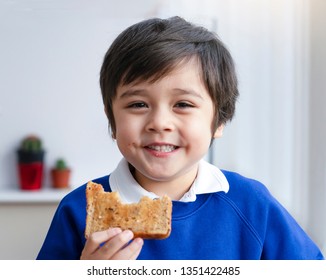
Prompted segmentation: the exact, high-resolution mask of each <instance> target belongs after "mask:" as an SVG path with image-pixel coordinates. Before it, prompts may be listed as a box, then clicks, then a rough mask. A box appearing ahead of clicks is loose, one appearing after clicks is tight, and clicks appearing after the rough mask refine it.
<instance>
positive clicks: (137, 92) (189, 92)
mask: <svg viewBox="0 0 326 280" xmlns="http://www.w3.org/2000/svg"><path fill="white" fill-rule="evenodd" d="M173 92H176V95H191V96H194V97H197V98H200V99H204V98H203V96H202V95H200V94H199V93H198V92H197V91H194V90H192V89H181V88H174V89H173ZM146 95H147V94H146V90H143V89H128V90H126V91H124V92H123V93H122V94H121V95H120V96H119V98H121V99H125V98H129V97H132V96H146Z"/></svg>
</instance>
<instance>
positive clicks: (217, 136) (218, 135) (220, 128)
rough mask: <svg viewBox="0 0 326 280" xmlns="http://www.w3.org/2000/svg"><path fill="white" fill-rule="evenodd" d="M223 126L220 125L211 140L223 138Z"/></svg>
mask: <svg viewBox="0 0 326 280" xmlns="http://www.w3.org/2000/svg"><path fill="white" fill-rule="evenodd" d="M223 131H224V124H221V125H220V126H219V127H218V128H217V129H216V130H215V132H214V134H213V138H220V137H222V136H223Z"/></svg>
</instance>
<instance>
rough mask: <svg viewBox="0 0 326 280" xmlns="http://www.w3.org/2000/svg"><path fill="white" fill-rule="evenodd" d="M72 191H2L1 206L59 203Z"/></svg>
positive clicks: (47, 189)
mask: <svg viewBox="0 0 326 280" xmlns="http://www.w3.org/2000/svg"><path fill="white" fill-rule="evenodd" d="M71 190H72V189H70V188H68V189H62V190H61V189H51V188H44V189H41V190H37V191H23V190H19V189H0V205H3V204H9V203H58V202H60V200H61V199H62V198H63V197H64V196H65V195H66V194H68V193H69V192H70V191H71Z"/></svg>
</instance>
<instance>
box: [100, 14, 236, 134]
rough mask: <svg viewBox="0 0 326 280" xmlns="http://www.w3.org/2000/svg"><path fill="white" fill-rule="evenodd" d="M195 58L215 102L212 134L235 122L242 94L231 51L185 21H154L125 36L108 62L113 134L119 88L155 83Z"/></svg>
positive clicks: (105, 85) (103, 77)
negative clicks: (223, 125) (236, 109)
mask: <svg viewBox="0 0 326 280" xmlns="http://www.w3.org/2000/svg"><path fill="white" fill-rule="evenodd" d="M193 57H197V59H198V61H199V63H200V65H201V68H202V79H203V81H204V83H205V85H206V87H207V90H208V92H209V94H210V96H211V98H212V101H213V103H214V107H215V118H214V121H213V124H212V129H213V131H215V130H216V128H217V127H218V126H220V125H221V124H225V123H226V122H227V121H230V120H231V119H232V117H233V115H234V112H235V103H236V100H237V97H238V95H239V93H238V85H237V77H236V73H235V68H234V63H233V59H232V57H231V55H230V53H229V51H228V50H227V48H226V47H225V46H224V44H223V43H222V42H221V40H220V39H219V38H218V37H217V35H216V34H214V33H213V32H210V31H208V30H207V29H205V28H203V27H200V26H196V25H194V24H191V23H189V22H187V21H186V20H184V19H182V18H180V17H172V18H168V19H158V18H153V19H148V20H144V21H141V22H139V23H136V24H134V25H132V26H130V27H129V28H127V29H126V30H125V31H123V32H122V33H121V34H120V35H119V36H118V37H117V38H116V39H115V40H114V42H113V43H112V45H111V46H110V48H109V50H108V51H107V53H106V55H105V57H104V61H103V64H102V68H101V72H100V86H101V92H102V97H103V103H104V106H105V109H106V112H107V115H108V119H109V125H110V126H111V130H112V134H113V135H115V131H116V126H115V120H114V115H113V112H112V102H113V100H114V98H115V97H116V89H117V87H118V86H119V85H127V84H129V83H131V82H134V81H138V80H139V81H146V80H149V81H151V82H154V81H156V80H158V79H160V78H162V77H164V76H165V75H167V74H168V73H169V72H170V71H171V70H172V69H173V68H174V67H175V66H176V65H177V64H178V63H180V62H183V61H185V60H189V59H190V58H193Z"/></svg>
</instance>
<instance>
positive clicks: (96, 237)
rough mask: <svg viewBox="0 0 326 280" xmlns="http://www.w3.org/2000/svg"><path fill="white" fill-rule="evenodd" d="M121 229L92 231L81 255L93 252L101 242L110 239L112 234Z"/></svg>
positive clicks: (117, 232) (114, 234)
mask: <svg viewBox="0 0 326 280" xmlns="http://www.w3.org/2000/svg"><path fill="white" fill-rule="evenodd" d="M121 231H122V230H121V229H120V228H110V229H108V230H104V231H99V232H94V233H92V234H91V235H90V236H89V238H88V239H87V241H86V244H85V247H84V249H83V252H82V256H83V255H91V254H93V253H94V252H96V250H97V249H98V248H99V246H100V245H101V244H102V243H104V242H107V241H108V240H110V239H112V238H113V237H114V236H116V235H117V234H119V233H121Z"/></svg>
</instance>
